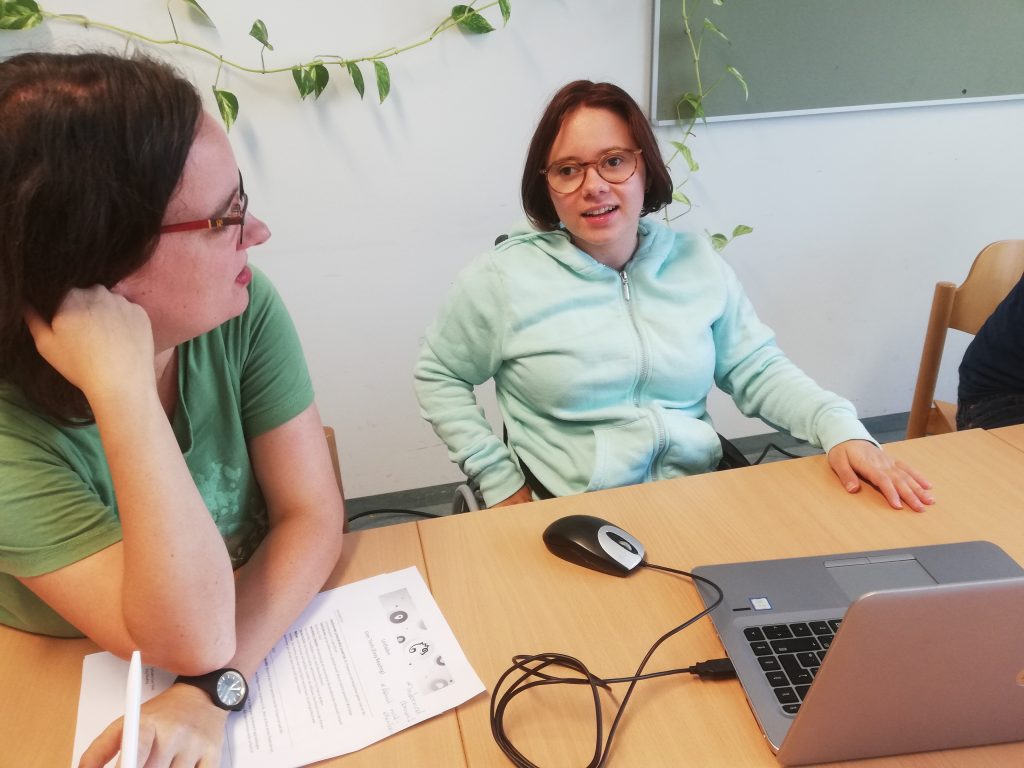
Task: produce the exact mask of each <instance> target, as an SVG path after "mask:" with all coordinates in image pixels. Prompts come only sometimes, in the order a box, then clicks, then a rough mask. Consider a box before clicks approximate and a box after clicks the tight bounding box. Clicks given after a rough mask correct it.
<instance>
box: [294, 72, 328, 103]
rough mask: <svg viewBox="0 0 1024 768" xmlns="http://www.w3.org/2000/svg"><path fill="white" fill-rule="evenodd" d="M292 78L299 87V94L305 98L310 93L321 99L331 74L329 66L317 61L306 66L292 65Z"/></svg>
mask: <svg viewBox="0 0 1024 768" xmlns="http://www.w3.org/2000/svg"><path fill="white" fill-rule="evenodd" d="M292 79H293V80H295V87H296V88H298V89H299V96H301V97H302V98H303V99H305V98H306V97H307V96H309V95H310V94H312V95H313V98H314V99H319V98H320V94H321V93H323V92H324V88H326V87H327V83H328V81H329V80H330V79H331V76H330V75H329V74H328V72H327V67H325V66H324V65H323V64H319V63H317V64H309V65H308V66H305V67H301V66H297V67H292Z"/></svg>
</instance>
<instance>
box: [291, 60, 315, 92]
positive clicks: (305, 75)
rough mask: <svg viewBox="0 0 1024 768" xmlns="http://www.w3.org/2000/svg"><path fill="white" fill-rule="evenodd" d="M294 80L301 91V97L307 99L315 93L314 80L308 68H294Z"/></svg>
mask: <svg viewBox="0 0 1024 768" xmlns="http://www.w3.org/2000/svg"><path fill="white" fill-rule="evenodd" d="M292 79H293V80H294V81H295V87H296V88H298V89H299V96H301V97H302V98H303V99H305V98H306V97H307V96H309V94H311V93H312V92H313V78H312V77H311V76H310V74H309V70H308V69H307V68H306V67H292Z"/></svg>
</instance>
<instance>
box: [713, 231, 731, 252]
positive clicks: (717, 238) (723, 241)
mask: <svg viewBox="0 0 1024 768" xmlns="http://www.w3.org/2000/svg"><path fill="white" fill-rule="evenodd" d="M728 244H729V238H728V237H726V236H725V235H723V234H722V233H721V232H718V233H716V234H714V235H712V236H711V247H712V248H714V249H715V250H716V251H720V250H722V249H723V248H725V246H727V245H728Z"/></svg>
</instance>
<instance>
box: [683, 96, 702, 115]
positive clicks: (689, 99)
mask: <svg viewBox="0 0 1024 768" xmlns="http://www.w3.org/2000/svg"><path fill="white" fill-rule="evenodd" d="M679 103H680V104H687V105H689V107H690V110H691V111H692V112H693V115H694V116H696V117H704V105H703V103H702V101H701V98H700V96H698V95H697V94H696V93H687V94H685V95H684V96H683V98H682V99H680V100H679Z"/></svg>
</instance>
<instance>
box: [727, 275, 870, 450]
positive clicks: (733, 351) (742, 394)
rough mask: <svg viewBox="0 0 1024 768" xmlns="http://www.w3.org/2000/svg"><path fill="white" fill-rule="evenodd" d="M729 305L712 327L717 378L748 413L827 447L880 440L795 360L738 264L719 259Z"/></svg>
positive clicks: (738, 404)
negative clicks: (756, 303) (757, 308)
mask: <svg viewBox="0 0 1024 768" xmlns="http://www.w3.org/2000/svg"><path fill="white" fill-rule="evenodd" d="M719 264H720V266H721V269H722V276H723V279H724V281H725V289H726V291H725V306H724V308H723V311H722V315H721V316H720V317H719V318H718V320H717V321H716V322H715V323H714V325H713V326H712V332H713V334H714V339H715V350H716V352H715V357H716V360H715V382H716V383H717V384H718V386H719V387H720V388H721V389H722V390H723V391H724V392H726V393H727V394H729V395H730V396H731V397H732V399H733V400H734V401H735V402H736V405H737V407H739V409H740V410H741V411H742V412H743V413H744V414H745V415H747V416H757V417H759V418H761V419H762V420H764V421H766V422H768V423H769V424H772V425H773V426H776V427H780V428H782V429H784V430H786V431H788V432H789V433H790V434H791V435H793V437H796V438H799V439H800V440H807V441H808V442H810V443H811V444H812V445H815V446H818V447H820V448H823V449H824V450H825V451H826V452H828V451H830V450H832V448H833V447H835V446H836V445H838V444H839V443H841V442H844V441H846V440H868V441H869V442H872V443H875V444H876V445H877V444H878V443H877V441H876V440H875V439H874V438H872V437H871V435H870V433H868V431H867V429H865V428H864V425H863V424H861V423H860V421H858V420H857V411H856V409H854V407H853V404H852V403H850V402H849V401H848V400H845V399H844V398H842V397H839V396H838V395H836V394H834V393H832V392H828V391H826V390H824V389H822V388H821V387H819V386H818V385H817V384H816V383H815V382H814V381H813V380H812V379H811V378H810V377H809V376H808V375H807V374H805V373H804V372H803V371H802V370H800V368H798V367H797V366H796V365H794V364H793V363H792V362H790V360H789V358H787V357H786V356H785V355H784V354H783V352H782V350H781V349H779V348H778V346H776V344H775V334H774V333H773V332H772V330H771V329H770V328H769V327H768V326H766V325H765V324H764V323H762V322H761V321H760V320H759V319H758V317H757V315H756V313H755V312H754V308H753V306H752V305H751V304H750V300H749V299H747V296H746V294H745V293H744V292H743V288H742V287H741V286H740V283H739V280H738V279H737V278H736V274H735V273H734V272H733V270H732V268H730V267H729V265H728V264H726V263H725V262H724V261H721V260H719Z"/></svg>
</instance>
